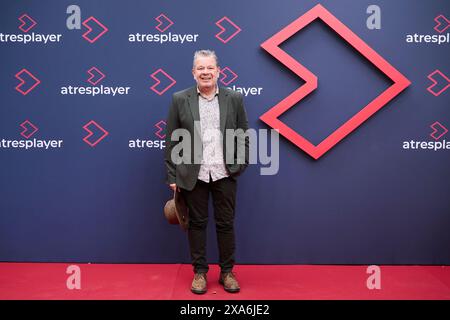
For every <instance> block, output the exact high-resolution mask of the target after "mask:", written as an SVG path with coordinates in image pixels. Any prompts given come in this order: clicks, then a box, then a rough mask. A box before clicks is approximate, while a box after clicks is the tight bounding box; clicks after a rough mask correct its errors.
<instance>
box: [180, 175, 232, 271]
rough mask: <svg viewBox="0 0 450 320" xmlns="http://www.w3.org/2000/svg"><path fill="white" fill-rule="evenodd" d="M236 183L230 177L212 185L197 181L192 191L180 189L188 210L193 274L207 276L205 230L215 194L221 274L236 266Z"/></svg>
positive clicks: (211, 183) (214, 205) (215, 215)
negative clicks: (210, 204) (210, 201)
mask: <svg viewBox="0 0 450 320" xmlns="http://www.w3.org/2000/svg"><path fill="white" fill-rule="evenodd" d="M236 183H237V182H236V179H234V178H231V177H227V178H223V179H220V180H217V181H211V180H210V182H209V183H206V182H203V181H201V180H197V183H196V184H195V187H194V189H193V190H192V191H187V190H185V189H181V194H182V195H183V197H184V200H185V202H186V205H187V207H188V208H189V229H188V238H189V247H190V251H191V259H192V266H193V267H194V272H205V273H206V272H208V270H209V267H208V263H207V261H206V227H207V225H208V200H209V193H211V194H212V199H213V208H214V218H215V222H216V231H217V242H218V245H219V265H220V269H221V271H222V272H231V270H232V269H233V266H234V262H235V260H234V251H235V240H234V207H235V202H236V201H235V199H236Z"/></svg>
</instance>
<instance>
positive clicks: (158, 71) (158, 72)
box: [150, 68, 177, 95]
mask: <svg viewBox="0 0 450 320" xmlns="http://www.w3.org/2000/svg"><path fill="white" fill-rule="evenodd" d="M160 73H162V74H163V75H164V77H166V78H167V79H169V80H170V84H169V85H167V86H166V87H165V88H164V89H162V90H158V89H156V87H157V86H158V85H159V84H160V83H161V80H159V79H158V77H157V76H156V75H157V74H160ZM150 77H151V78H152V79H154V80H156V83H155V84H154V85H153V86H151V87H150V89H152V90H153V91H154V92H156V93H157V94H159V95H162V94H163V93H164V92H166V91H167V90H169V89H170V88H171V87H172V86H174V85H175V83H177V82H176V81H175V79H174V78H172V77H171V76H169V74H168V73H167V72H165V71H164V70H163V69H161V68H159V69H158V70H156V71H155V72H153V73H152V74H151V75H150Z"/></svg>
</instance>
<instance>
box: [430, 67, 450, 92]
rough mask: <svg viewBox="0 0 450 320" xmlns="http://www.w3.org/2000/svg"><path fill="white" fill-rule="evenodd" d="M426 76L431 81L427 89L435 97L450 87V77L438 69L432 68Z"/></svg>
mask: <svg viewBox="0 0 450 320" xmlns="http://www.w3.org/2000/svg"><path fill="white" fill-rule="evenodd" d="M427 78H428V79H430V81H431V83H432V84H431V86H429V87H428V88H427V90H428V92H429V93H431V94H432V95H433V96H435V97H437V96H439V95H441V93H443V92H444V91H445V90H447V88H448V87H450V79H449V78H447V76H446V75H445V74H443V73H442V72H441V71H439V70H434V71H433V72H432V73H430V74H429V75H428V76H427ZM439 87H440V88H439Z"/></svg>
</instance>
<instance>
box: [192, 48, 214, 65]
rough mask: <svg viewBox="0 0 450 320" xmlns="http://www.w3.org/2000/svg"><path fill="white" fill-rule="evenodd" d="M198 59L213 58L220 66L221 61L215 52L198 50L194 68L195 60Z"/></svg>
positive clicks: (195, 54)
mask: <svg viewBox="0 0 450 320" xmlns="http://www.w3.org/2000/svg"><path fill="white" fill-rule="evenodd" d="M198 57H213V58H214V60H216V65H217V66H218V65H219V59H218V58H217V56H216V53H215V52H214V51H213V50H197V51H195V53H194V61H193V63H192V68H193V69H194V68H195V60H197V58H198Z"/></svg>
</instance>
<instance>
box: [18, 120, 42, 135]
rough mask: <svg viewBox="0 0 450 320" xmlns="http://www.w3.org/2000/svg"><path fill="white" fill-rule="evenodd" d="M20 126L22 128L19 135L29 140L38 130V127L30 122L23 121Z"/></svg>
mask: <svg viewBox="0 0 450 320" xmlns="http://www.w3.org/2000/svg"><path fill="white" fill-rule="evenodd" d="M20 126H21V127H22V128H23V130H22V132H21V133H20V135H21V136H22V137H24V138H26V139H29V138H31V137H32V136H33V135H34V134H35V133H36V132H37V131H38V130H39V129H38V127H36V126H35V125H34V124H32V123H31V122H30V120H25V121H24V122H22V123H21V124H20Z"/></svg>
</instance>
